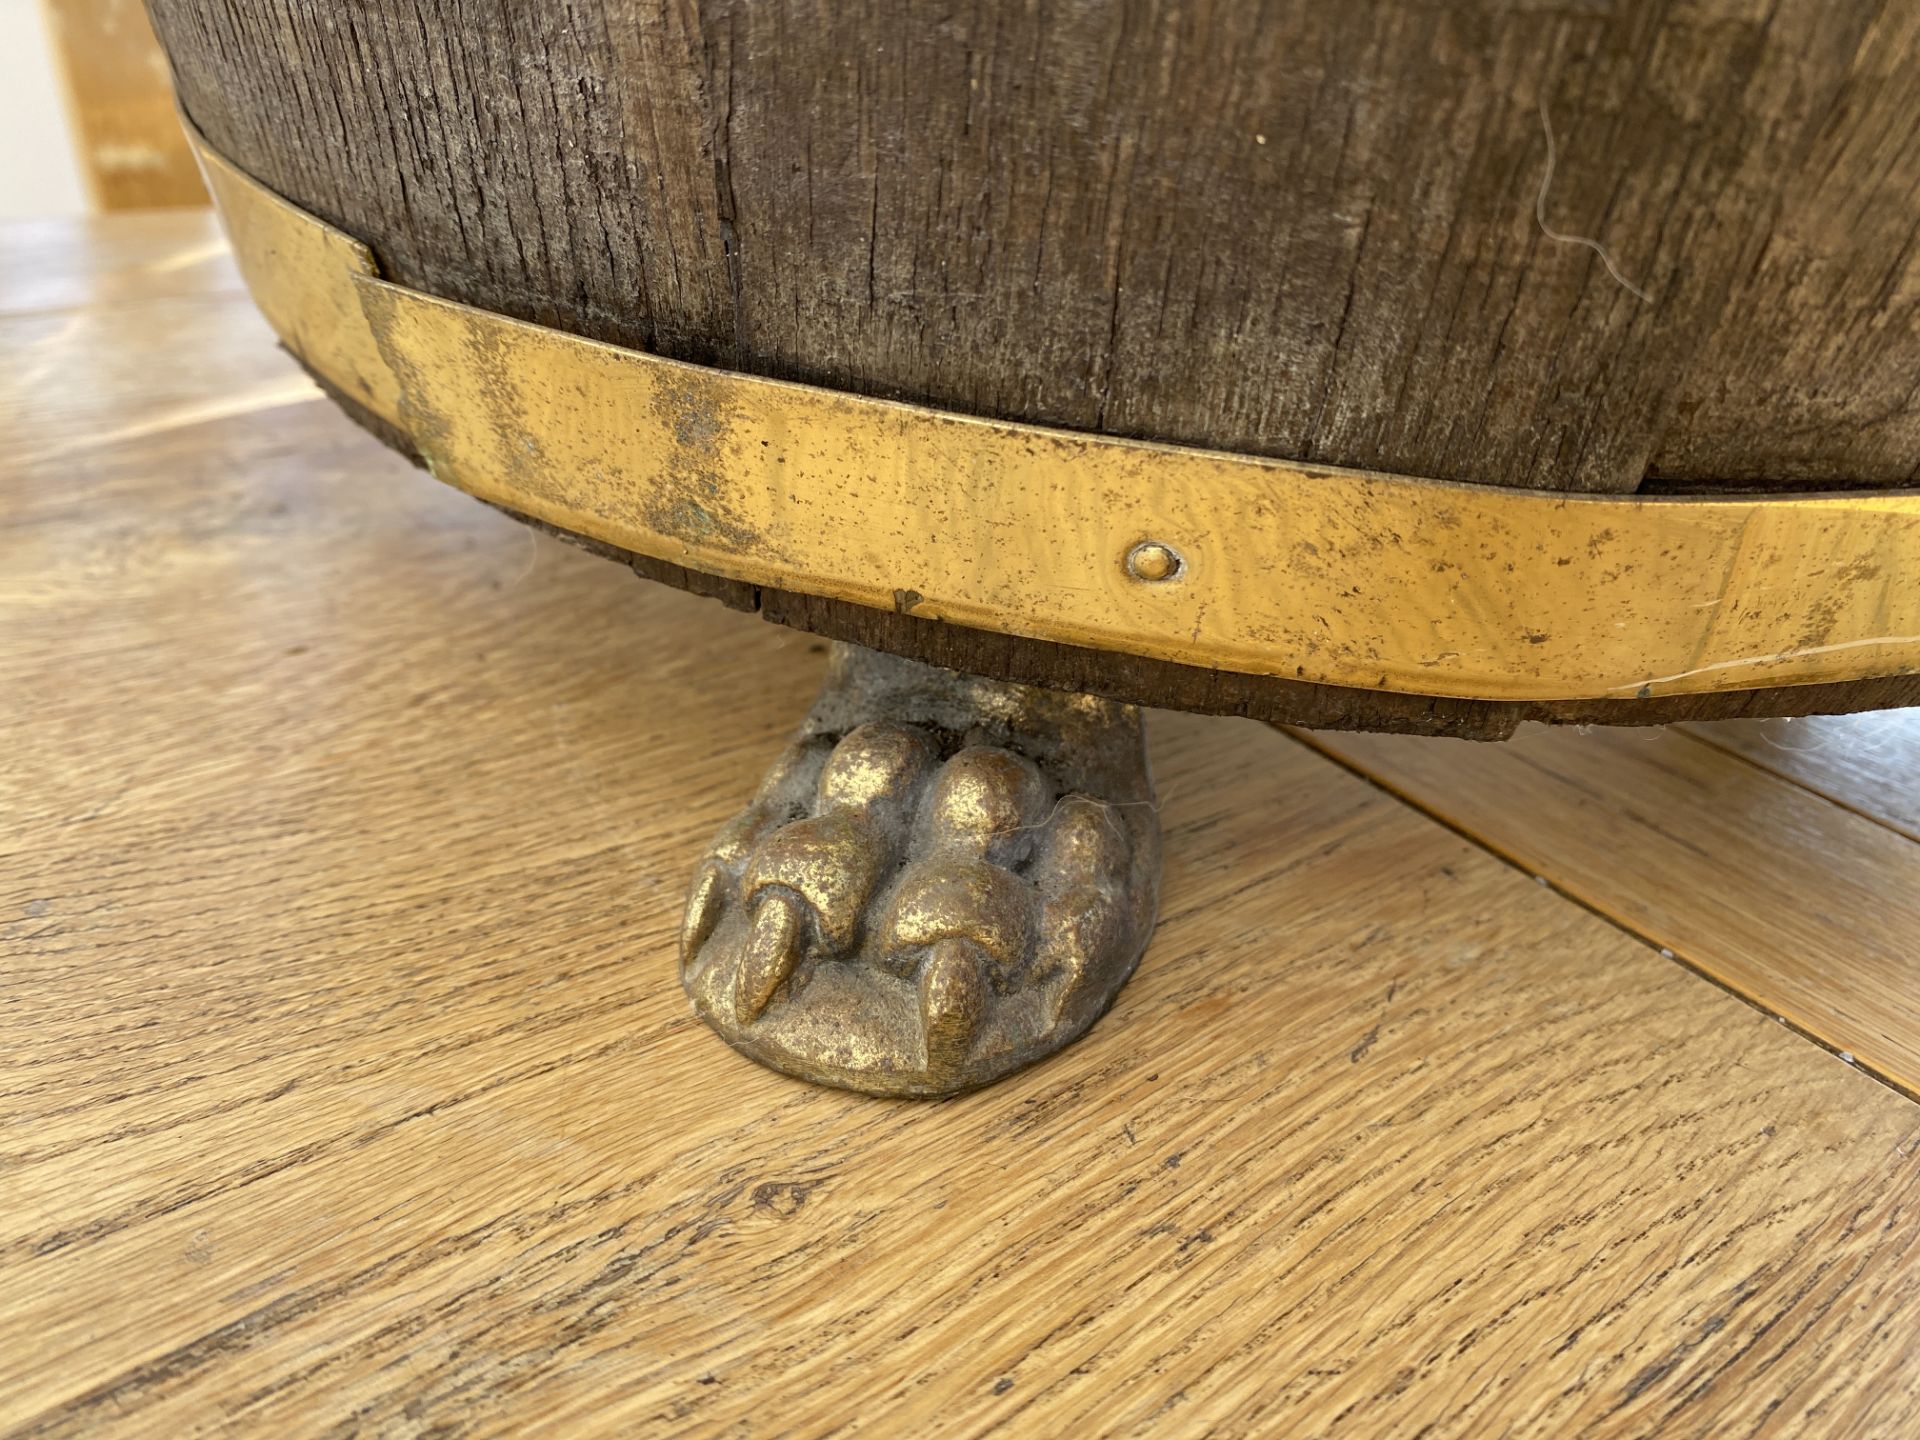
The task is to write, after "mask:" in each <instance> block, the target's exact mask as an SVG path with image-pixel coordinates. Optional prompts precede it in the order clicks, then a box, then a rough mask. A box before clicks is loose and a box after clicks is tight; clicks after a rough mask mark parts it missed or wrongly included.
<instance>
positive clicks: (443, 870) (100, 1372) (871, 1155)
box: [0, 215, 1920, 1437]
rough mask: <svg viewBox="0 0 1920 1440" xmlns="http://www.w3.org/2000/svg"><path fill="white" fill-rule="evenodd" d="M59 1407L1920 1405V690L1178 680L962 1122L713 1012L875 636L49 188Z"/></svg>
mask: <svg viewBox="0 0 1920 1440" xmlns="http://www.w3.org/2000/svg"><path fill="white" fill-rule="evenodd" d="M0 355H3V356H4V366H0V421H4V424H3V425H0V476H4V482H5V483H4V485H3V486H0V972H3V976H4V989H0V1432H4V1433H7V1434H17V1435H36V1436H37V1435H98V1434H107V1435H156V1436H181V1435H189V1434H196V1433H201V1432H207V1433H214V1432H222V1433H226V1432H232V1433H243V1434H247V1433H251V1434H263V1435H273V1436H290V1435H309V1434H313V1435H319V1434H330V1435H333V1434H351V1433H367V1434H391V1435H406V1436H415V1435H454V1434H466V1433H473V1434H505V1433H523V1434H609V1435H656V1434H658V1435H704V1434H730V1435H731V1434H737V1435H755V1436H758V1435H806V1436H811V1435H824V1434H830V1433H851V1432H855V1431H858V1432H860V1433H864V1434H869V1435H875V1436H915V1435H925V1434H979V1433H986V1432H991V1431H1001V1432H1003V1433H1007V1434H1018V1435H1023V1436H1027V1435H1032V1436H1045V1435H1065V1434H1073V1435H1093V1434H1101V1435H1105V1434H1115V1435H1137V1434H1155V1435H1179V1436H1186V1435H1194V1436H1198V1435H1206V1434H1218V1435H1289V1436H1306V1435H1354V1436H1362V1437H1373V1436H1388V1435H1406V1436H1412V1435H1424V1436H1475V1437H1478V1436H1491V1435H1499V1434H1521V1435H1540V1436H1554V1437H1561V1436H1571V1435H1577V1434H1579V1435H1633V1436H1640V1435H1647V1434H1651V1433H1660V1434H1664V1435H1686V1436H1695V1435H1698V1436H1708V1435H1711V1436H1730V1435H1750V1434H1779V1435H1786V1436H1808V1435H1820V1436H1827V1435H1848V1436H1853V1435H1863V1436H1901V1435H1912V1434H1915V1433H1920V1153H1917V1152H1920V1105H1916V1103H1915V1102H1914V1100H1913V1098H1912V1095H1913V1092H1914V1090H1915V1088H1916V1087H1920V713H1916V714H1908V715H1888V716H1879V717H1867V718H1858V719H1849V720H1819V721H1804V722H1795V723H1791V724H1782V723H1778V722H1775V723H1768V724H1764V725H1739V726H1730V727H1722V728H1700V729H1688V730H1680V731H1667V732H1647V733H1613V734H1604V733H1599V732H1595V733H1592V734H1576V733H1571V732H1553V733H1550V732H1546V731H1539V732H1534V733H1528V734H1524V735H1523V736H1522V737H1521V738H1520V739H1519V740H1518V741H1516V742H1515V743H1514V744H1512V745H1509V746H1505V747H1486V748H1479V747H1474V746H1470V745H1467V744H1463V743H1459V742H1447V741H1421V740H1400V739H1384V738H1377V737H1349V736H1331V735H1321V736H1306V735H1300V736H1289V735H1285V734H1281V733H1277V732H1275V731H1271V730H1265V729H1261V728H1259V727H1256V726H1254V725H1251V724H1248V723H1242V722H1232V721H1218V720H1205V719H1198V718H1192V717H1183V716H1172V715H1157V716H1154V717H1153V719H1152V724H1151V729H1152V735H1153V742H1154V746H1155V757H1156V762H1157V765H1158V771H1159V776H1160V782H1161V789H1162V795H1163V798H1164V801H1165V810H1164V815H1163V819H1164V823H1165V827H1166V850H1167V872H1166V883H1165V890H1164V894H1165V915H1164V919H1163V921H1162V923H1161V927H1160V930H1159V933H1158V936H1157V938H1156V939H1155V941H1154V944H1153V948H1152V949H1151V951H1150V952H1149V953H1148V956H1147V959H1146V961H1145V963H1144V965H1143V966H1142V968H1141V971H1140V973H1139V976H1138V978H1137V979H1135V980H1134V982H1133V983H1132V985H1131V986H1130V987H1129V988H1128V989H1127V990H1126V992H1125V993H1124V994H1123V995H1122V997H1121V999H1120V1001H1119V1003H1118V1005H1117V1006H1116V1008H1115V1009H1114V1011H1113V1013H1112V1014H1111V1015H1110V1016H1109V1017H1108V1018H1107V1019H1106V1020H1104V1021H1103V1022H1102V1023H1101V1024H1100V1025H1099V1026H1098V1027H1096V1029H1095V1030H1094V1032H1093V1033H1092V1034H1091V1035H1090V1036H1089V1037H1088V1039H1087V1040H1085V1041H1084V1042H1083V1043H1081V1044H1080V1045H1078V1046H1076V1047H1074V1048H1073V1049H1071V1050H1070V1051H1068V1052H1067V1053H1066V1054H1064V1055H1062V1056H1060V1057H1058V1058H1057V1059H1055V1060H1053V1061H1051V1062H1049V1063H1047V1064H1044V1065H1041V1066H1039V1067H1037V1068H1036V1069H1034V1070H1031V1071H1029V1072H1027V1073H1025V1074H1023V1075H1021V1076H1018V1077H1016V1078H1014V1079H1013V1080H1011V1081H1008V1082H1006V1083H1004V1084H1002V1085H1000V1086H998V1087H997V1088H994V1089H992V1090H989V1091H987V1092H984V1093H982V1094H978V1095H975V1096H971V1097H968V1098H964V1099H961V1100H957V1101H952V1102H947V1103H942V1104H917V1103H911V1102H904V1103H903V1102H884V1101H875V1100H866V1099H860V1098H855V1097H851V1096H847V1095H842V1094H836V1093H830V1092H826V1091H821V1090H813V1089H808V1088H805V1087H803V1086H800V1085H797V1084H795V1083H792V1082H790V1081H787V1080H784V1079H782V1078H780V1077H779V1076H776V1075H773V1074H770V1073H767V1072H765V1071H762V1070H759V1069H757V1068H755V1067H754V1066H753V1065H751V1064H749V1063H748V1062H746V1061H744V1060H742V1059H740V1058H739V1057H737V1056H735V1055H734V1054H733V1053H732V1052H731V1051H729V1050H728V1049H726V1048H725V1047H724V1046H723V1045H721V1044H720V1043H719V1042H718V1041H717V1040H715V1039H714V1038H712V1037H711V1036H710V1035H709V1034H708V1033H707V1031H705V1030H704V1029H703V1028H702V1027H701V1026H700V1025H699V1024H698V1023H696V1022H695V1021H694V1020H693V1019H692V1018H691V1017H690V1015H689V1014H688V1011H687V1007H686V1004H685V1002H684V1001H683V999H682V997H681V994H680V991H679V988H678V985H677V983H676V979H675V974H674V962H673V959H672V949H673V935H674V932H675V927H676V924H677V922H678V918H679V908H680V902H681V897H682V891H683V887H684V885H685V883H686V880H687V878H688V875H689V871H690V868H691V865H692V863H693V861H694V860H695V858H696V857H697V856H698V855H699V854H700V852H701V849H702V846H703V842H704V841H705V840H706V838H707V836H708V835H709V834H710V832H711V831H712V830H713V829H714V827H715V826H717V825H718V824H719V823H720V821H721V820H723V819H724V818H725V817H726V816H727V815H728V814H729V813H730V812H731V811H732V810H733V809H734V808H735V807H736V806H737V805H738V804H739V803H740V802H741V800H742V799H743V798H744V797H745V796H746V794H747V793H748V790H749V788H750V787H751V786H752V784H753V783H754V781H755V779H756V778H757V776H758V773H759V771H760V769H761V768H762V766H764V765H765V764H766V763H767V761H768V760H769V759H770V758H771V757H772V756H773V755H774V753H775V752H776V750H777V749H778V748H779V746H780V744H781V740H782V736H783V734H784V732H785V731H786V729H787V728H788V727H789V726H790V725H791V724H792V723H793V722H794V721H795V720H797V719H798V717H799V716H800V714H801V713H802V711H803V710H804V708H805V707H806V705H807V703H808V700H809V698H810V693H811V689H812V686H813V685H814V683H815V681H816V677H817V676H818V674H819V672H820V668H821V656H820V647H819V646H818V645H816V644H815V643H813V642H811V641H810V640H809V639H808V638H806V637H805V636H801V635H796V634H792V633H789V632H785V631H781V630H778V629H776V628H774V627H772V626H768V625H765V624H762V623H760V622H759V621H757V620H755V619H752V618H750V617H745V616H740V615H736V614H732V613H730V612H727V611H724V610H721V609H719V608H718V607H717V606H714V605H712V604H710V603H708V602H703V601H699V600H695V599H692V598H689V597H687V596H685V595H681V594H677V593H673V592H669V591H667V590H664V589H658V588H654V587H650V586H647V585H645V584H643V583H642V582H640V581H638V580H635V579H634V578H632V577H631V576H630V575H628V574H626V573H625V572H624V571H622V570H620V569H619V568H617V567H616V566H614V565H612V564H609V563H607V562H605V561H602V560H598V559H595V558H592V557H590V556H588V555H585V554H582V553H579V552H576V551H573V550H570V549H567V548H565V547H564V546H562V545H560V544H557V543H555V542H553V541H550V540H547V539H545V538H541V537H539V536H536V535H533V534H531V533H530V532H528V531H526V530H523V529H521V528H519V527H517V526H516V525H514V524H513V523H512V522H510V521H508V520H507V519H505V518H503V517H502V516H500V515H498V514H495V513H493V512H491V511H489V510H486V509H484V508H483V507H481V506H479V505H477V504H475V503H473V502H471V501H469V500H467V499H465V498H463V497H461V496H459V495H457V494H454V493H452V492H451V491H447V490H444V489H442V488H441V487H439V486H437V485H436V484H434V482H433V481H431V480H430V479H428V478H427V477H426V476H425V475H424V474H421V473H419V472H416V471H413V470H410V469H408V468H407V467H406V466H405V465H404V464H402V463H401V462H400V461H398V460H396V459H394V458H393V457H392V456H390V455H389V454H387V453H386V452H384V451H382V450H381V449H380V448H379V447H378V446H376V445H375V444H374V443H373V442H371V441H370V440H368V439H366V438H365V437H363V436H362V435H360V434H359V433H358V432H357V431H355V430H354V429H353V427H352V426H351V425H350V424H348V422H346V421H345V420H344V419H343V418H341V417H340V416H339V415H338V414H337V413H336V412H335V411H334V410H333V409H332V407H331V406H330V405H328V404H327V403H325V402H324V401H321V400H319V399H317V398H316V397H315V396H314V394H313V392H312V390H311V388H310V387H309V386H308V384H307V382H306V381H305V380H304V379H302V378H300V377H299V376H298V375H297V373H296V372H295V371H294V368H293V367H292V365H291V364H290V362H288V361H287V360H286V359H285V357H284V356H282V355H280V354H279V353H278V352H277V351H275V350H274V349H273V348H272V347H271V345H270V342H269V340H268V337H267V335H266V332H265V330H264V328H263V327H262V325H261V323H260V322H259V321H258V319H257V318H256V317H255V316H254V313H253V311H252V309H251V307H250V305H249V303H248V302H247V300H246V299H245V297H244V296H243V295H241V294H240V292H239V290H238V288H237V285H236V283H235V281H234V277H233V274H232V271H231V269H230V268H229V266H228V265H227V263H226V261H225V259H224V257H223V255H222V254H221V251H220V247H219V245H218V242H217V240H216V238H215V236H214V234H213V232H212V230H211V228H210V226H209V223H208V222H207V221H206V220H205V218H204V217H201V216H192V215H183V216H172V217H168V218H165V219H143V220H129V221H121V222H113V223H110V224H102V225H100V226H98V227H96V228H92V229H87V228H75V227H64V226H48V227H37V228H36V227H20V226H16V227H13V228H11V229H6V230H0Z"/></svg>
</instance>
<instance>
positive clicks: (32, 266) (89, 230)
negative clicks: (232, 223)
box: [0, 209, 244, 315]
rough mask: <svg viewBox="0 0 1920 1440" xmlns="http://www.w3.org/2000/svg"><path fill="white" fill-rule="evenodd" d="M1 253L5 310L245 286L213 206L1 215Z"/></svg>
mask: <svg viewBox="0 0 1920 1440" xmlns="http://www.w3.org/2000/svg"><path fill="white" fill-rule="evenodd" d="M0 254H4V255H5V256H6V258H7V265H6V267H5V268H4V269H0V315H19V314H30V313H33V312H35V311H46V310H66V309H72V308H74V307H76V306H85V305H107V304H122V305H130V304H137V303H139V302H140V301H143V300H151V299H156V298H163V297H169V296H176V295H207V294H217V293H221V292H227V293H236V294H237V293H239V292H240V291H241V290H242V289H244V286H243V285H242V284H241V281H240V275H239V272H238V271H236V270H235V269H234V268H233V257H232V255H231V253H230V252H229V251H228V248H227V241H226V237H225V236H224V235H222V234H221V233H220V223H219V221H218V220H216V219H215V218H214V214H213V211H212V210H211V209H198V210H168V211H165V212H163V213H158V214H153V215H146V216H142V217H141V218H140V219H139V220H138V221H137V222H134V223H129V224H114V225H100V224H95V223H92V222H90V221H84V220H8V221H0Z"/></svg>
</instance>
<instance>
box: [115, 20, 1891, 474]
mask: <svg viewBox="0 0 1920 1440" xmlns="http://www.w3.org/2000/svg"><path fill="white" fill-rule="evenodd" d="M153 11H154V15H155V18H156V20H157V22H158V25H159V29H160V31H161V33H162V36H163V37H164V39H165V42H166V44H167V46H168V48H169V50H170V52H171V54H172V58H173V62H174V65H175V69H176V72H177V75H178V79H179V84H180V88H181V93H182V95H183V97H184V100H185V103H186V105H187V108H188V109H189V111H190V112H191V113H192V115H193V116H194V118H195V120H196V121H197V123H198V124H199V125H200V126H201V127H202V128H203V129H204V130H205V132H206V133H207V134H208V135H209V136H210V137H211V138H212V140H213V141H214V143H215V144H216V145H217V146H218V147H219V148H220V149H222V150H223V151H224V152H225V153H227V154H228V155H230V156H232V157H233V158H234V159H236V160H237V161H239V162H240V163H241V164H242V165H243V166H245V167H246V168H248V169H250V170H251V171H253V172H254V173H255V174H257V175H258V176H259V177H260V178H262V179H263V180H265V181H266V182H267V183H268V184H270V185H272V186H273V187H274V188H276V189H278V190H280V191H281V192H282V193H284V194H286V195H288V196H289V197H291V198H293V199H295V200H296V201H298V202H299V203H301V204H303V205H305V206H307V207H308V208H310V209H313V210H316V211H318V212H319V213H321V214H323V215H325V216H327V217H328V218H330V219H332V220H334V221H336V222H338V223H340V224H342V225H344V226H345V227H346V228H347V229H349V230H351V231H352V232H354V233H355V234H357V235H359V236H360V237H361V238H363V239H365V240H367V241H369V242H370V243H371V244H372V245H373V246H374V247H375V249H376V250H377V251H378V252H379V254H380V256H381V258H382V261H383V263H384V264H385V265H386V266H387V267H388V269H389V270H390V271H391V273H392V274H393V276H394V277H395V278H397V279H399V280H401V281H403V282H405V283H408V284H412V285H416V286H419V287H420V288H423V289H426V290H429V291H432V292H434V293H436V294H441V295H446V296H450V297H452V298H455V299H460V300H465V301H469V302H471V303H474V304H477V305H481V306H484V307H486V308H489V309H495V310H501V311H505V312H507V313H510V314H514V315H518V316H521V317H523V318H526V319H530V320H535V321H539V322H542V323H546V324H552V325H558V326H560V327H562V328H566V329H571V330H575V331H578V332H580V333H583V334H588V335H592V336H595V337H598V338H603V339H608V340H613V341H616V342H619V343H623V344H628V345H637V346H641V347H644V348H648V349H653V350H658V351H660V352H662V353H665V354H669V355H673V356H676V357H679V358H683V359H688V360H693V361H698V362H702V363H709V364H716V365H723V366H727V367H731V368H737V369H743V370H749V371H753V372H756V373H762V374H769V375H777V376H783V377H788V378H794V379H801V380H809V381H815V382H818V383H822V384H827V385H833V386H840V387H845V388H848V389H853V390H858V391H861V392H865V393H872V394H880V395H887V396H896V397H903V398H910V399H915V400H922V401H928V402H931V403H934V404H939V405H944V406H948V407H952V408H957V409H960V410H966V411H971V412H976V413H982V414H991V415H996V416H1002V417H1008V418H1016V419H1022V420H1029V421H1037V422H1042V423H1049V424H1057V425H1065V426H1070V427H1076V428H1083V429H1090V430H1100V431H1107V432H1112V433H1118V434H1125V435H1139V436H1150V437H1154V438H1158V439H1164V440H1175V441H1187V442H1196V443H1202V444H1208V445H1216V446H1222V447H1227V448H1232V449H1240V450H1248V451H1257V452H1260V453H1266V454H1273V455H1281V456H1287V457H1292V458H1298V459H1306V460H1317V461H1327V462H1334V463H1343V464H1353V465H1364V466H1374V467H1378V468H1382V469H1387V470H1395V471H1401V472H1405V473H1410V474H1418V475H1434V476H1444V477H1450V478H1459V479H1470V480H1481V481H1488V482H1492V483H1498V484H1508V485H1529V486H1538V487H1546V488H1565V489H1571V490H1632V489H1634V488H1635V487H1636V486H1638V485H1640V484H1641V482H1642V480H1643V478H1645V477H1646V476H1648V475H1649V473H1651V474H1653V475H1654V476H1655V477H1656V478H1657V480H1658V481H1659V483H1660V484H1661V485H1663V486H1666V487H1669V488H1671V487H1676V486H1677V487H1680V488H1689V487H1708V486H1713V485H1719V484H1726V483H1735V484H1742V485H1746V484H1753V483H1765V482H1779V481H1790V482H1792V483H1795V484H1821V485H1825V484H1843V483H1871V484H1878V485H1894V484H1902V483H1907V482H1910V481H1911V480H1912V479H1913V478H1914V477H1915V475H1916V473H1920V471H1917V469H1916V467H1920V402H1917V401H1916V393H1915V390H1914V385H1915V378H1914V377H1915V376H1920V323H1916V321H1917V320H1920V245H1917V244H1916V239H1917V238H1920V203H1917V202H1916V185H1920V63H1916V60H1917V59H1920V12H1916V11H1915V9H1914V7H1912V6H1910V5H1904V4H1900V3H1897V0H1846V3H1833V0H1781V3H1778V4H1770V5H1757V4H1754V3H1751V0H1705V3H1699V0H1685V3H1682V0H1634V3H1623V4H1618V5H1607V6H1536V5H1514V4H1508V3H1501V0H1477V3H1471V4H1454V5H1434V4H1429V3H1423V0H1391V3H1382V4H1371V5H1362V6H1345V7H1341V6H1328V5H1325V4H1320V3H1315V0H1274V3H1265V4H1260V5H1248V4H1240V3H1228V0H1211V3H1210V0H1188V3H1181V4H1170V3H1159V0H1128V3H1125V4H1117V5H1116V4H1106V3H1093V0H1071V3H1065V4H1055V5H1047V6H1007V5H997V4H983V3H972V4H964V5H959V6H929V5H871V4H867V5H822V4H818V3H810V0H779V3H771V4H768V3H755V4H746V3H738V0H701V3H688V4H671V5H669V4H664V3H655V0H588V3H579V4H572V5H567V6H542V5H530V4H520V3H510V0H485V3H480V4H459V5H454V4H449V3H446V0H379V3H370V4H362V5H355V6H349V7H342V6H325V5H292V6H289V5H285V4H281V3H278V0H153ZM1549 133H1551V136H1552V157H1551V158H1552V167H1551V175H1549V140H1548V137H1549ZM1549 181H1550V183H1548V182H1549ZM1556 235H1558V236H1562V237H1565V236H1578V237H1591V238H1593V239H1595V240H1596V241H1597V242H1600V243H1604V245H1605V246H1606V248H1607V250H1608V252H1609V254H1610V256H1611V258H1612V261H1613V265H1614V268H1615V269H1617V271H1618V277H1619V278H1616V276H1615V274H1613V273H1610V271H1609V267H1608V265H1607V264H1606V263H1603V261H1602V258H1601V257H1600V256H1599V255H1598V254H1597V253H1596V252H1595V250H1593V249H1592V248H1589V247H1588V246H1585V245H1582V244H1580V243H1576V242H1575V241H1574V240H1569V239H1564V238H1563V239H1555V238H1554V237H1555V236H1556ZM1643 295H1644V297H1645V298H1644V299H1643V298H1642V296H1643Z"/></svg>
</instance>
